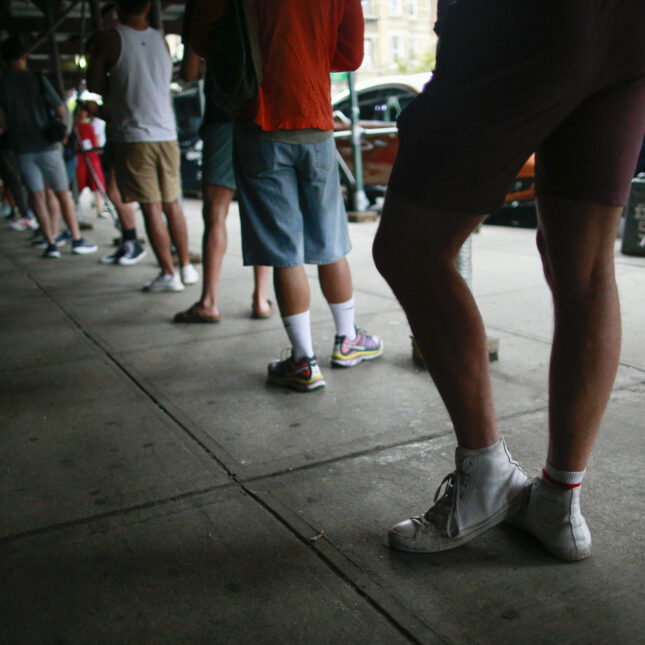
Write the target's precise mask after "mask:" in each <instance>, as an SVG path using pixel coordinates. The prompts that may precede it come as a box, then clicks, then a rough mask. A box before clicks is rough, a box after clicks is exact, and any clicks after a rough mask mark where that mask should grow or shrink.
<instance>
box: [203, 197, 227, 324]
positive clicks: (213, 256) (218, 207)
mask: <svg viewBox="0 0 645 645" xmlns="http://www.w3.org/2000/svg"><path fill="white" fill-rule="evenodd" d="M233 192H234V191H233V190H231V189H230V188H226V187H224V186H214V185H213V184H203V186H202V195H203V197H204V205H203V208H202V216H203V218H204V236H203V238H202V262H203V267H204V277H203V280H204V282H203V284H202V295H201V298H200V299H199V301H198V302H197V303H196V304H195V305H194V307H195V309H196V310H197V312H198V313H199V314H202V315H207V316H219V310H218V308H217V291H218V287H219V277H220V273H221V272H222V262H223V261H224V254H225V253H226V244H227V240H228V235H227V232H226V216H227V214H228V207H229V205H230V203H231V199H232V198H233Z"/></svg>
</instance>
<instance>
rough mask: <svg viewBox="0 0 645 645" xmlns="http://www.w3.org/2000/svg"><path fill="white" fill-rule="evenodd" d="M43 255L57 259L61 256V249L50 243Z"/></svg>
mask: <svg viewBox="0 0 645 645" xmlns="http://www.w3.org/2000/svg"><path fill="white" fill-rule="evenodd" d="M43 257H44V258H52V259H57V258H59V257H60V251H59V250H58V247H57V246H56V245H55V244H48V245H47V248H46V249H45V251H44V252H43Z"/></svg>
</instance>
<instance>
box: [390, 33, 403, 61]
mask: <svg viewBox="0 0 645 645" xmlns="http://www.w3.org/2000/svg"><path fill="white" fill-rule="evenodd" d="M402 59H403V39H402V38H401V37H400V36H392V62H393V63H394V64H396V62H397V61H399V60H402Z"/></svg>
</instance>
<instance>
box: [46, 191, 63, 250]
mask: <svg viewBox="0 0 645 645" xmlns="http://www.w3.org/2000/svg"><path fill="white" fill-rule="evenodd" d="M45 197H46V201H47V211H48V213H49V223H50V226H51V233H52V237H53V238H54V239H56V237H57V235H58V234H59V233H60V204H59V203H58V199H57V198H56V193H55V192H54V191H53V190H52V189H51V188H50V187H49V186H46V187H45Z"/></svg>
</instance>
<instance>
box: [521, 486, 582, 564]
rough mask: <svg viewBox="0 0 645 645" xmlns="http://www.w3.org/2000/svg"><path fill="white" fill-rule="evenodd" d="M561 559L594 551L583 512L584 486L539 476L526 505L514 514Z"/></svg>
mask: <svg viewBox="0 0 645 645" xmlns="http://www.w3.org/2000/svg"><path fill="white" fill-rule="evenodd" d="M511 523H512V524H513V525H514V526H520V527H522V528H523V529H525V530H526V531H528V532H529V533H532V534H533V535H535V537H536V538H537V539H538V540H540V542H541V543H542V546H544V548H545V549H546V550H547V551H549V553H552V554H553V555H555V556H556V557H558V558H560V559H561V560H569V561H575V560H583V559H584V558H588V557H589V556H590V555H591V533H590V532H589V527H588V526H587V522H585V518H584V517H582V514H581V513H580V486H577V487H576V488H570V489H566V488H559V487H556V486H552V485H551V484H549V483H548V482H545V481H544V480H543V479H542V478H540V477H537V478H536V479H534V480H533V481H532V482H531V488H530V492H529V499H528V503H527V505H526V508H525V509H523V510H522V512H521V513H518V514H517V515H516V516H515V517H513V519H512V522H511Z"/></svg>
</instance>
